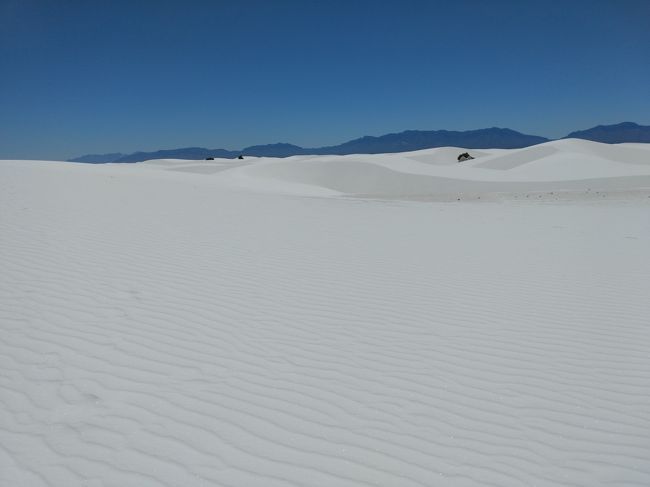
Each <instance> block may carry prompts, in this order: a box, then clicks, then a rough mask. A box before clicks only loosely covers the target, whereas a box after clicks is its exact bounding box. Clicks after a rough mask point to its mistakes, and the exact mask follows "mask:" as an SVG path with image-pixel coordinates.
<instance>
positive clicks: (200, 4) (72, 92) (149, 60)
mask: <svg viewBox="0 0 650 487" xmlns="http://www.w3.org/2000/svg"><path fill="white" fill-rule="evenodd" d="M649 87H650V1H648V0H584V1H583V0H545V1H541V0H540V1H524V0H517V1H515V0H512V1H510V0H476V1H469V0H468V1H462V0H457V1H452V0H448V1H409V0H400V1H386V2H381V1H355V0H348V1H324V0H323V1H290V0H286V1H285V0H277V1H274V0H267V1H244V0H243V1H183V2H181V1H177V2H171V1H164V0H156V1H146V0H144V1H119V0H112V1H108V0H106V1H99V0H97V1H90V0H89V1H82V0H79V1H75V0H65V1H55V0H0V158H46V159H56V158H58V159H64V158H69V157H73V156H77V155H81V154H85V153H104V152H134V151H136V150H157V149H163V148H176V147H187V146H202V147H209V148H226V149H240V148H243V147H245V146H247V145H253V144H262V143H272V142H290V143H294V144H297V145H301V146H305V147H310V146H311V147H314V146H322V145H329V144H336V143H340V142H344V141H346V140H349V139H353V138H356V137H360V136H363V135H381V134H384V133H389V132H399V131H402V130H407V129H421V130H436V129H450V130H466V129H475V128H484V127H492V126H498V127H508V128H512V129H515V130H519V131H521V132H524V133H530V134H535V135H544V136H547V137H560V136H563V135H566V134H567V133H568V132H570V131H572V130H578V129H585V128H589V127H592V126H594V125H597V124H607V123H617V122H622V121H634V122H637V123H642V124H647V125H650V88H649Z"/></svg>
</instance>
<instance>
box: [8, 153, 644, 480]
mask: <svg viewBox="0 0 650 487" xmlns="http://www.w3.org/2000/svg"><path fill="white" fill-rule="evenodd" d="M459 152H463V150H462V149H459V148H442V149H431V150H425V151H418V152H412V153H404V154H386V155H373V156H367V155H366V156H364V155H355V156H342V157H334V156H318V157H315V156H311V157H292V158H288V159H255V158H247V159H245V160H244V161H230V160H215V161H173V160H160V161H148V162H145V163H140V164H127V165H116V164H108V165H85V164H73V163H63V162H39V161H0V251H1V252H0V485H1V486H3V487H4V486H19V487H23V486H30V487H31V486H34V487H36V486H61V487H63V486H65V487H69V486H90V487H99V486H111V487H113V486H114V487H118V486H119V487H124V486H132V487H147V486H233V487H241V486H265V487H272V486H277V487H280V486H282V487H287V486H314V487H315V486H319V487H333V486H405V487H406V486H463V487H465V486H499V487H501V486H524V485H525V486H533V485H534V486H584V487H587V486H589V487H596V486H608V487H613V486H648V485H650V145H643V144H623V145H603V144H597V143H593V142H586V141H578V140H563V141H556V142H550V143H547V144H542V145H539V146H535V147H530V148H527V149H521V150H510V151H509V150H482V151H472V150H470V151H469V152H470V153H472V154H473V155H476V156H477V158H476V159H475V160H473V161H469V162H465V163H461V164H458V163H456V156H457V155H458V153H459ZM459 200H460V201H459Z"/></svg>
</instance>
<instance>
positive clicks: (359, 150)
mask: <svg viewBox="0 0 650 487" xmlns="http://www.w3.org/2000/svg"><path fill="white" fill-rule="evenodd" d="M563 138H565V139H567V138H577V139H586V140H593V141H596V142H605V143H608V144H617V143H622V142H645V143H650V126H644V125H638V124H636V123H633V122H623V123H619V124H616V125H598V126H597V127H593V128H590V129H588V130H582V131H578V132H571V133H570V134H569V135H567V136H566V137H563ZM549 140H550V139H547V138H546V137H539V136H537V135H526V134H522V133H520V132H516V131H514V130H510V129H506V128H497V127H493V128H488V129H479V130H466V131H462V132H459V131H450V130H407V131H405V132H400V133H397V134H387V135H382V136H379V137H371V136H366V137H361V138H359V139H354V140H350V141H349V142H344V143H343V144H339V145H334V146H328V147H316V148H303V147H299V146H297V145H293V144H286V143H280V144H268V145H254V146H251V147H246V148H244V149H242V150H240V151H230V150H226V149H205V148H203V147H186V148H182V149H169V150H159V151H155V152H135V153H133V154H121V153H112V154H89V155H85V156H81V157H76V158H74V159H70V161H71V162H87V163H94V164H100V163H106V162H140V161H146V160H149V159H195V160H199V159H205V158H206V157H216V158H227V159H233V158H235V157H237V156H239V155H244V156H257V157H289V156H296V155H305V154H314V155H326V154H336V155H345V154H384V153H389V152H406V151H414V150H420V149H431V148H434V147H450V146H451V147H463V148H466V149H518V148H522V147H528V146H531V145H535V144H541V143H542V142H548V141H549Z"/></svg>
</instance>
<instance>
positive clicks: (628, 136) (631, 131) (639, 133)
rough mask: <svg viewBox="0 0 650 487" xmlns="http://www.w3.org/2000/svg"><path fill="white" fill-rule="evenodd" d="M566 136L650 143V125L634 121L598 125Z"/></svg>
mask: <svg viewBox="0 0 650 487" xmlns="http://www.w3.org/2000/svg"><path fill="white" fill-rule="evenodd" d="M565 138H566V139H569V138H573V139H586V140H593V141H595V142H604V143H606V144H621V143H624V142H642V143H650V126H643V125H639V124H636V123H634V122H623V123H617V124H615V125H598V126H596V127H592V128H590V129H587V130H580V131H577V132H571V133H570V134H569V135H567V136H566V137H565Z"/></svg>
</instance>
